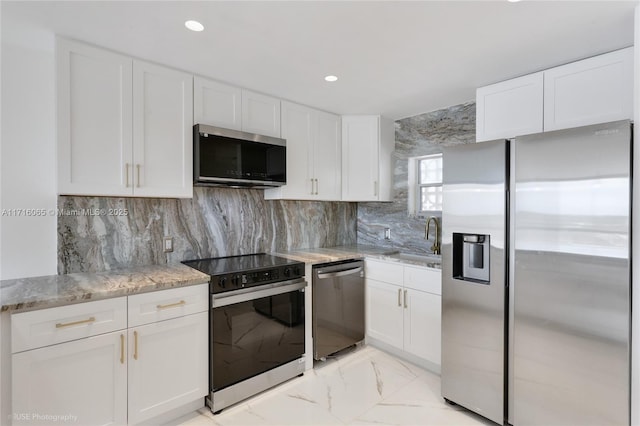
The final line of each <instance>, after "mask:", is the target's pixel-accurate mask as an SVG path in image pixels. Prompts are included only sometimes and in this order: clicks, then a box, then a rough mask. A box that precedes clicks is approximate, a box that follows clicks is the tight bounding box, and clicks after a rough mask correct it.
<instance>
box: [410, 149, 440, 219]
mask: <svg viewBox="0 0 640 426" xmlns="http://www.w3.org/2000/svg"><path fill="white" fill-rule="evenodd" d="M438 158H439V159H440V161H442V153H441V152H440V153H434V154H428V155H421V156H419V157H412V158H411V161H412V164H411V167H409V169H410V170H409V178H410V180H411V182H410V186H411V188H410V192H412V193H413V194H412V195H413V197H411V198H412V200H410V206H409V208H410V211H411V213H412V214H414V215H416V216H426V215H430V214H435V213H442V204H440V208H439V209H434V210H423V209H422V207H423V205H422V188H442V178H441V179H440V181H439V182H432V183H421V182H420V177H421V173H420V170H421V169H420V166H421V164H422V161H424V160H429V159H438ZM411 204H412V205H411Z"/></svg>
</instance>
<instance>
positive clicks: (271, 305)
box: [210, 279, 307, 392]
mask: <svg viewBox="0 0 640 426" xmlns="http://www.w3.org/2000/svg"><path fill="white" fill-rule="evenodd" d="M306 285H307V283H306V281H304V279H300V280H294V281H287V282H283V283H277V284H274V285H269V286H262V287H259V289H258V290H256V289H255V288H250V289H243V290H239V291H238V292H229V293H223V294H221V295H220V296H217V295H213V297H212V310H211V377H210V386H211V390H212V391H213V392H216V391H219V390H221V389H224V388H226V387H228V386H231V385H234V384H236V383H238V382H241V381H243V380H245V379H249V378H251V377H254V376H256V375H258V374H260V373H264V372H266V371H269V370H271V369H273V368H276V367H279V366H281V365H283V364H286V363H288V362H291V361H293V360H295V359H298V358H300V357H301V356H302V355H304V351H305V342H304V329H305V327H304V288H305V287H306ZM265 287H267V288H265Z"/></svg>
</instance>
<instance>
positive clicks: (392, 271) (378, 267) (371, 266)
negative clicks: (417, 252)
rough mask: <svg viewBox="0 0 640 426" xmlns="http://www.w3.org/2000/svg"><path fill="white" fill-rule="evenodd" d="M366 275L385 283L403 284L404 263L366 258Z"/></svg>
mask: <svg viewBox="0 0 640 426" xmlns="http://www.w3.org/2000/svg"><path fill="white" fill-rule="evenodd" d="M364 265H365V277H367V278H369V279H372V280H376V281H382V282H385V283H391V284H397V285H402V275H403V274H402V269H403V267H402V265H401V264H396V263H387V262H378V261H375V260H369V259H366V260H365V263H364Z"/></svg>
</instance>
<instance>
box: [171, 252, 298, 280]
mask: <svg viewBox="0 0 640 426" xmlns="http://www.w3.org/2000/svg"><path fill="white" fill-rule="evenodd" d="M182 263H184V264H185V265H187V266H190V267H192V268H194V269H197V270H198V271H201V272H204V273H205V274H207V275H211V276H216V275H223V274H233V273H243V272H251V271H258V270H262V269H271V268H279V267H282V266H288V265H300V264H301V262H298V261H296V260H290V259H286V258H284V257H278V256H273V255H270V254H265V253H258V254H246V255H242V256H229V257H212V258H209V259H196V260H185V261H184V262H182Z"/></svg>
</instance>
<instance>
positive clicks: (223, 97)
mask: <svg viewBox="0 0 640 426" xmlns="http://www.w3.org/2000/svg"><path fill="white" fill-rule="evenodd" d="M193 116H194V117H193V123H194V124H208V125H210V126H218V127H224V128H225V129H233V130H242V89H240V88H239V87H234V86H229V85H227V84H222V83H219V82H217V81H213V80H208V79H205V78H202V77H194V79H193Z"/></svg>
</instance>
